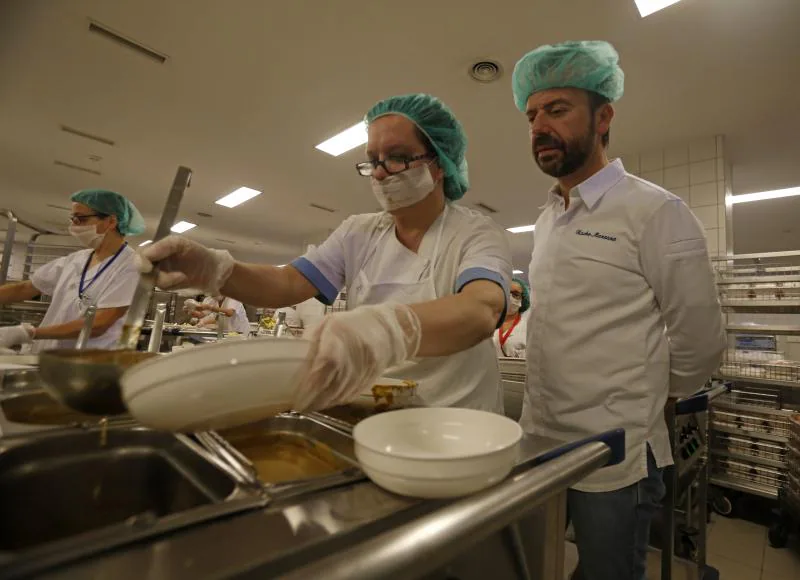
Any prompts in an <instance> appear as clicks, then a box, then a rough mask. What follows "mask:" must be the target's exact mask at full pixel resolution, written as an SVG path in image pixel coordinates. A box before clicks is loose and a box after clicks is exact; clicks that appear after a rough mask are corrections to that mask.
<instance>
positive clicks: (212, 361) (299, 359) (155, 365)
mask: <svg viewBox="0 0 800 580" xmlns="http://www.w3.org/2000/svg"><path fill="white" fill-rule="evenodd" d="M309 344H310V343H309V342H308V341H305V340H298V339H296V338H260V339H259V338H256V339H252V340H241V341H240V340H234V341H222V342H218V343H214V344H210V345H207V346H203V347H202V348H193V349H189V350H184V351H181V352H176V353H173V354H170V355H168V356H164V357H158V358H157V359H154V360H152V361H147V362H144V363H141V364H138V365H136V366H135V367H132V368H131V369H129V370H128V371H127V372H126V373H125V374H124V375H123V376H122V396H123V399H124V400H125V404H126V405H127V407H128V410H129V411H130V413H131V415H133V417H135V418H136V419H137V420H139V421H141V422H142V423H143V424H145V425H147V426H149V427H153V428H155V429H164V430H168V431H199V430H207V429H223V428H226V427H233V426H236V425H242V424H245V423H249V422H252V421H256V420H258V419H263V418H264V417H269V416H272V415H277V414H278V413H281V412H283V411H288V410H289V409H290V408H291V405H292V395H293V389H294V382H295V378H296V375H297V374H298V372H299V371H300V369H301V367H302V366H303V363H304V362H305V360H306V355H307V354H308V348H309Z"/></svg>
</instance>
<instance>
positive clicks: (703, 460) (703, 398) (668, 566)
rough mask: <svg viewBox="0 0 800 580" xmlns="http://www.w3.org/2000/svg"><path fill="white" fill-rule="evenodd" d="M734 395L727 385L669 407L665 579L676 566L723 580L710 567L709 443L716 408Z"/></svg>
mask: <svg viewBox="0 0 800 580" xmlns="http://www.w3.org/2000/svg"><path fill="white" fill-rule="evenodd" d="M727 392H728V387H727V386H725V385H721V386H715V387H712V388H710V389H707V390H704V391H701V392H699V393H697V394H695V395H693V396H691V397H687V398H686V399H681V400H679V401H677V402H676V403H675V405H674V407H671V408H670V407H668V408H667V410H666V412H665V416H666V420H667V428H668V429H669V430H670V436H671V443H672V456H673V461H674V465H672V466H671V467H668V468H667V469H665V470H664V484H665V487H666V495H665V496H664V502H663V506H662V513H661V521H660V524H661V525H660V526H657V527H658V528H660V538H657V539H656V535H657V534H658V531H659V530H654V532H655V533H654V534H653V536H654V540H655V541H654V542H653V543H655V544H658V545H659V547H660V548H661V578H662V580H671V578H672V570H673V567H674V566H675V564H676V563H677V564H680V565H681V566H682V567H688V568H690V569H691V568H694V569H695V570H696V573H695V574H692V577H694V578H697V580H717V579H718V578H719V572H718V571H717V570H716V569H715V568H712V567H711V566H709V565H708V564H707V563H706V524H707V522H708V507H707V504H708V480H709V463H708V442H709V419H708V409H709V406H710V402H711V401H713V400H714V399H717V398H718V397H720V396H723V395H724V394H725V393H727Z"/></svg>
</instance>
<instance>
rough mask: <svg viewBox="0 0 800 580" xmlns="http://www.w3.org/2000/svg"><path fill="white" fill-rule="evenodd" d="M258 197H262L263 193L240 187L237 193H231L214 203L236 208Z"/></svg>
mask: <svg viewBox="0 0 800 580" xmlns="http://www.w3.org/2000/svg"><path fill="white" fill-rule="evenodd" d="M257 195H261V192H260V191H258V190H257V189H252V188H250V187H240V188H239V189H237V190H236V191H232V192H230V193H229V194H228V195H226V196H225V197H221V198H219V199H218V200H217V201H215V202H214V203H216V204H217V205H224V206H225V207H236V206H237V205H241V204H243V203H244V202H246V201H247V200H249V199H253V198H254V197H256V196H257Z"/></svg>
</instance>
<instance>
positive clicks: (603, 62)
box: [511, 40, 625, 113]
mask: <svg viewBox="0 0 800 580" xmlns="http://www.w3.org/2000/svg"><path fill="white" fill-rule="evenodd" d="M566 87H573V88H576V89H584V90H587V91H593V92H595V93H597V94H599V95H601V96H603V97H605V98H606V99H608V100H609V101H611V102H614V101H616V100H618V99H619V98H620V97H622V93H623V92H624V90H625V74H624V73H623V72H622V69H621V68H620V67H619V55H618V54H617V51H616V50H614V47H613V46H611V45H610V44H609V43H607V42H605V41H602V40H582V41H579V42H562V43H561V44H545V45H543V46H540V47H539V48H536V49H534V50H532V51H531V52H529V53H528V54H526V55H525V56H523V57H522V58H521V59H520V60H519V62H518V63H517V65H516V66H515V67H514V74H513V75H512V77H511V88H512V89H513V91H514V103H515V104H516V105H517V108H518V109H519V110H520V111H522V112H523V113H524V112H525V108H526V107H527V103H528V97H530V96H531V95H532V94H533V93H537V92H539V91H544V90H547V89H560V88H566Z"/></svg>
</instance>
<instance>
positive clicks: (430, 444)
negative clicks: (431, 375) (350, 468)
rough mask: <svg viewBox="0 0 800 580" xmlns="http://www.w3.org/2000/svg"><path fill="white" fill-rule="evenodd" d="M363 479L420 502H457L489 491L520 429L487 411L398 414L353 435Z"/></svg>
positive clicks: (365, 424)
mask: <svg viewBox="0 0 800 580" xmlns="http://www.w3.org/2000/svg"><path fill="white" fill-rule="evenodd" d="M353 438H354V439H355V452H356V457H357V458H358V461H359V463H361V468H362V469H363V470H364V473H366V474H367V476H368V477H369V478H370V479H371V480H372V481H373V482H375V483H376V484H377V485H379V486H381V487H383V488H385V489H388V490H389V491H392V492H395V493H398V494H401V495H409V496H414V497H422V498H445V497H458V496H461V495H466V494H469V493H473V492H476V491H479V490H481V489H484V488H486V487H489V486H491V485H494V484H495V483H497V482H499V481H501V480H502V479H504V478H505V477H506V476H507V475H508V474H509V472H510V471H511V469H512V468H513V467H514V465H515V464H516V462H517V458H518V455H519V442H520V440H521V439H522V429H521V428H520V426H519V425H518V424H517V423H516V422H515V421H513V420H511V419H509V418H507V417H504V416H503V415H498V414H496V413H489V412H487V411H476V410H473V409H458V408H438V407H429V408H420V409H402V410H399V411H390V412H387V413H382V414H380V415H375V416H373V417H370V418H368V419H365V420H363V421H361V422H360V423H358V424H357V425H356V426H355V428H354V429H353Z"/></svg>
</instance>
